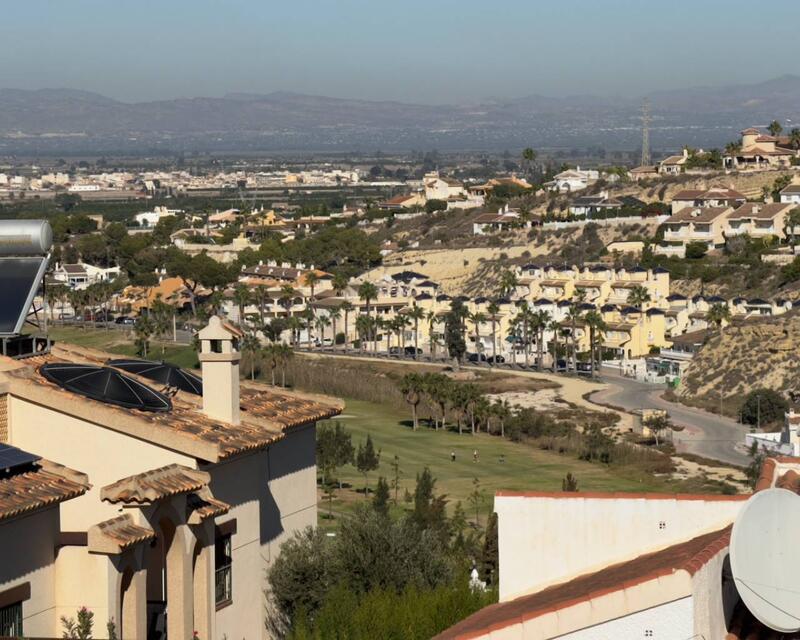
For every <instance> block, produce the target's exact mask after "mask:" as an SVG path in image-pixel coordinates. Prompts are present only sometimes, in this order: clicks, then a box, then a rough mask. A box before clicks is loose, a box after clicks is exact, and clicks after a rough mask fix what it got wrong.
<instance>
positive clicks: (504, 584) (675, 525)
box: [495, 494, 744, 601]
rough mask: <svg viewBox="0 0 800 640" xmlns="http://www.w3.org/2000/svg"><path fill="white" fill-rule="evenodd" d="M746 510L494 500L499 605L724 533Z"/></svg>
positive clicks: (683, 503) (729, 502) (667, 502)
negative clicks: (497, 524)
mask: <svg viewBox="0 0 800 640" xmlns="http://www.w3.org/2000/svg"><path fill="white" fill-rule="evenodd" d="M609 495H613V494H609ZM743 504H744V501H743V500H735V499H721V500H688V499H673V498H656V499H644V496H643V497H642V498H633V497H618V498H612V497H609V498H599V497H596V498H592V497H578V496H575V497H569V498H564V497H529V496H524V497H518V496H502V495H498V496H497V497H496V498H495V511H496V512H497V514H498V520H499V552H500V600H501V601H505V600H510V599H513V598H515V597H517V596H520V595H523V594H526V593H532V592H535V591H538V590H540V589H542V588H544V587H546V586H548V585H551V584H556V583H559V582H563V581H565V580H568V579H570V578H573V577H575V576H578V575H581V574H584V573H589V572H591V571H596V570H599V569H601V568H603V567H606V566H608V565H610V564H613V563H615V562H622V561H623V560H628V559H631V558H634V557H636V556H639V555H642V554H644V553H648V552H651V551H655V550H658V549H663V548H665V547H668V546H670V545H672V544H676V543H678V542H682V541H685V540H689V539H691V538H693V537H696V536H698V535H702V534H703V533H709V532H711V531H715V530H718V529H721V528H723V527H725V526H727V525H728V524H730V523H731V522H732V521H733V519H734V517H735V516H736V514H737V513H738V511H739V509H740V508H741V506H742V505H743ZM662 522H663V523H664V525H663V528H661V526H660V523H662ZM554 550H555V551H556V552H554Z"/></svg>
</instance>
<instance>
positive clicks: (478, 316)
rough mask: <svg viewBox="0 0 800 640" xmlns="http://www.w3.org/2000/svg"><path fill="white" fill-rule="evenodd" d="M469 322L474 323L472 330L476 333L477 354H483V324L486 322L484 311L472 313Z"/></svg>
mask: <svg viewBox="0 0 800 640" xmlns="http://www.w3.org/2000/svg"><path fill="white" fill-rule="evenodd" d="M469 320H470V322H471V323H472V329H473V331H474V332H475V353H482V352H483V350H482V348H481V323H483V322H486V314H485V313H483V311H476V312H475V313H471V314H470V316H469Z"/></svg>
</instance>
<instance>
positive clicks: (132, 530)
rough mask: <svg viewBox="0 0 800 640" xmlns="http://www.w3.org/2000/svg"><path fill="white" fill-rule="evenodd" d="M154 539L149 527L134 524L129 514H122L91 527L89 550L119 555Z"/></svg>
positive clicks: (153, 533)
mask: <svg viewBox="0 0 800 640" xmlns="http://www.w3.org/2000/svg"><path fill="white" fill-rule="evenodd" d="M155 537H156V535H155V532H154V531H153V530H152V529H151V528H150V527H143V526H141V525H138V524H135V523H134V521H133V518H132V517H131V515H130V514H124V515H121V516H117V517H116V518H111V520H106V521H104V522H100V523H98V524H96V525H94V526H93V527H91V528H90V529H89V548H90V549H91V550H92V551H95V552H99V553H121V552H122V551H125V550H126V549H130V548H131V547H133V546H135V545H137V544H141V543H142V542H149V541H150V540H153V539H154V538H155Z"/></svg>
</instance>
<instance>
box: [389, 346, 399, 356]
mask: <svg viewBox="0 0 800 640" xmlns="http://www.w3.org/2000/svg"><path fill="white" fill-rule="evenodd" d="M389 355H390V356H399V355H400V347H389Z"/></svg>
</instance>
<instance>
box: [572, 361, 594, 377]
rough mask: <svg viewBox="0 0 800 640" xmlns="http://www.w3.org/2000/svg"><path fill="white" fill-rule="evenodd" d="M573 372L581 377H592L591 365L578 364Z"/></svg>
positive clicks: (589, 363) (587, 363)
mask: <svg viewBox="0 0 800 640" xmlns="http://www.w3.org/2000/svg"><path fill="white" fill-rule="evenodd" d="M575 371H576V373H578V374H580V375H582V376H590V375H592V363H591V362H578V363H577V365H576V369H575Z"/></svg>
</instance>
